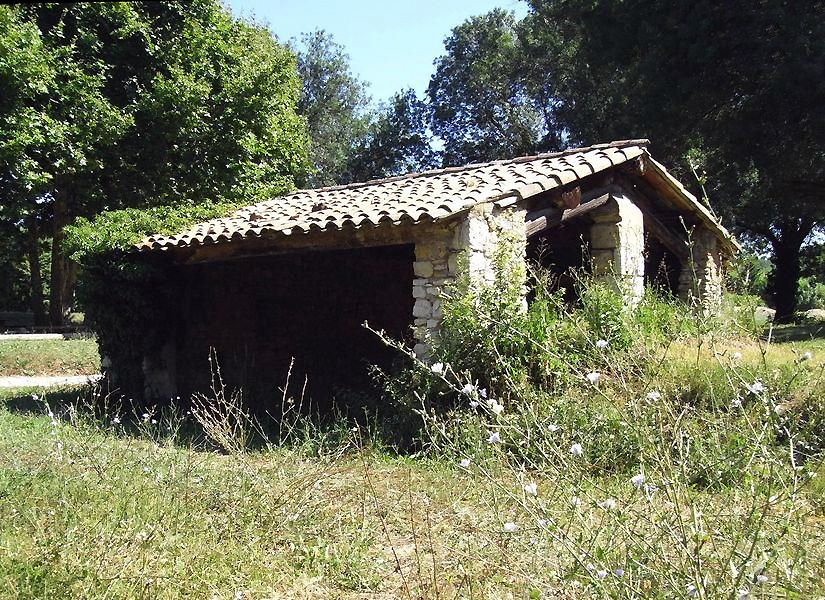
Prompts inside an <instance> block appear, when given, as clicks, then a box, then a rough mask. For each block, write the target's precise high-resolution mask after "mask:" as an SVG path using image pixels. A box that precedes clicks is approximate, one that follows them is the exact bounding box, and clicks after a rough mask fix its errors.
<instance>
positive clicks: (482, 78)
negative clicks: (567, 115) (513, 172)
mask: <svg viewBox="0 0 825 600" xmlns="http://www.w3.org/2000/svg"><path fill="white" fill-rule="evenodd" d="M521 36H522V24H521V23H520V22H518V21H516V19H515V17H514V16H513V15H512V14H511V13H507V12H505V11H503V10H500V9H497V10H494V11H492V12H490V13H488V14H486V15H482V16H479V17H473V18H471V19H469V20H467V21H466V22H465V23H463V24H461V25H459V26H458V27H456V28H455V29H453V31H452V33H451V35H450V37H448V38H447V40H446V41H445V48H446V54H445V55H444V56H441V57H440V58H438V59H436V61H435V67H436V69H435V73H434V74H433V76H432V78H431V80H430V85H429V88H428V90H427V93H428V95H429V100H430V104H431V106H432V111H433V117H432V128H433V132H434V133H435V135H437V136H438V137H440V138H441V140H442V141H443V144H444V150H443V162H444V165H445V166H448V165H463V164H467V163H470V162H478V161H483V160H493V159H496V158H505V157H509V156H517V155H523V154H532V153H535V152H538V151H545V150H554V149H557V148H558V147H559V146H560V145H561V138H560V135H559V128H558V125H557V123H556V119H555V114H554V111H553V101H552V98H551V97H549V96H547V95H546V91H547V88H546V86H545V85H544V83H543V82H542V81H538V80H532V79H530V78H529V77H528V75H530V73H531V69H530V68H529V64H528V63H527V62H526V61H525V60H524V57H525V52H524V47H523V44H522V40H521ZM546 76H547V74H546V73H545V77H546Z"/></svg>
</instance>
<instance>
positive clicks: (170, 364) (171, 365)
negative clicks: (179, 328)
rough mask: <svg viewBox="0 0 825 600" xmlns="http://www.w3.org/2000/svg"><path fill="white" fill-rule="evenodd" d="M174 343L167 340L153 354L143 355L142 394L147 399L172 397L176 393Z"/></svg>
mask: <svg viewBox="0 0 825 600" xmlns="http://www.w3.org/2000/svg"><path fill="white" fill-rule="evenodd" d="M175 354H176V353H175V343H174V342H172V341H167V342H166V343H165V344H164V345H163V347H162V348H161V349H160V351H159V352H158V353H157V354H155V355H153V356H144V357H143V364H142V365H141V367H142V369H143V394H144V396H143V397H144V398H146V399H149V398H152V399H163V400H167V399H172V398H174V397H175V395H176V393H177V378H176V369H175V364H176V363H175V359H176V357H175Z"/></svg>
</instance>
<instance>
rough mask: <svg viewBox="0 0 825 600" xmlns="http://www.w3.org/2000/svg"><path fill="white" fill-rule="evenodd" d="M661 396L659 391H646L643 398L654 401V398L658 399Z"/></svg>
mask: <svg viewBox="0 0 825 600" xmlns="http://www.w3.org/2000/svg"><path fill="white" fill-rule="evenodd" d="M661 397H662V395H661V394H660V393H659V392H648V393H647V395H646V396H645V398H647V399H648V400H652V401H654V402H655V401H656V400H659V399H660V398H661Z"/></svg>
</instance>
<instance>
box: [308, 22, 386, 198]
mask: <svg viewBox="0 0 825 600" xmlns="http://www.w3.org/2000/svg"><path fill="white" fill-rule="evenodd" d="M301 42H302V46H303V48H301V49H298V50H297V51H296V54H297V57H298V74H299V75H300V77H301V98H300V100H299V102H298V112H299V113H300V114H301V115H302V116H303V117H304V118H305V119H306V121H307V128H308V133H309V139H310V145H309V156H310V161H311V162H312V166H313V172H312V173H310V174H309V176H308V177H307V178H306V181H305V183H306V184H307V185H308V186H310V187H320V186H326V185H335V184H338V183H346V182H347V179H348V175H347V170H348V169H347V167H348V162H349V160H350V157H351V155H352V152H353V149H354V148H356V147H357V146H358V145H359V144H361V143H362V142H363V140H364V138H365V137H366V135H367V132H368V129H369V124H370V114H369V110H368V108H369V103H370V98H369V96H368V95H367V85H366V84H365V83H364V82H362V81H360V80H359V79H358V78H357V77H355V76H354V75H353V74H352V73H351V71H350V65H349V56H348V55H347V53H346V52H345V51H344V48H343V46H341V45H339V44H337V43H336V42H335V41H334V40H333V39H332V36H331V35H330V34H328V33H327V32H325V31H323V30H316V31H314V32H312V33H308V34H304V35H303V36H302V37H301Z"/></svg>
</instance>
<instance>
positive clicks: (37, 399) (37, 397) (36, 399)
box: [32, 394, 51, 412]
mask: <svg viewBox="0 0 825 600" xmlns="http://www.w3.org/2000/svg"><path fill="white" fill-rule="evenodd" d="M32 400H34V401H35V402H39V401H40V396H38V395H37V394H32ZM46 410H47V411H49V412H51V410H50V409H49V407H48V406H47V407H46Z"/></svg>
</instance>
